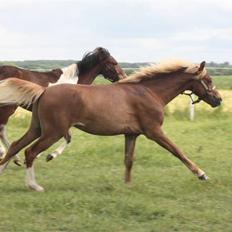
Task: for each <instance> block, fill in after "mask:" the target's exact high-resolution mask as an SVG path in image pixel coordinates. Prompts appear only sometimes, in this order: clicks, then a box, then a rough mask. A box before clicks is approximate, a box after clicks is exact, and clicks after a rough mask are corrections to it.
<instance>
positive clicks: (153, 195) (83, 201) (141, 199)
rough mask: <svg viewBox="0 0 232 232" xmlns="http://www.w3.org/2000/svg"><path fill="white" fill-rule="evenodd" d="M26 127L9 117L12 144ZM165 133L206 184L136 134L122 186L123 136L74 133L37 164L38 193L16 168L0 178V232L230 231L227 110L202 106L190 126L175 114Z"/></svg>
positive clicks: (21, 118) (24, 118) (231, 126)
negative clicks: (129, 179)
mask: <svg viewBox="0 0 232 232" xmlns="http://www.w3.org/2000/svg"><path fill="white" fill-rule="evenodd" d="M200 112H201V113H200ZM209 115H210V116H209ZM28 123H29V116H28V115H25V114H22V113H18V114H17V115H16V116H15V117H14V118H12V119H11V121H10V124H9V126H8V133H9V137H10V138H11V140H15V139H17V138H19V137H20V136H21V135H22V134H23V133H24V132H25V130H26V128H27V125H28ZM164 130H165V132H166V133H167V134H168V136H169V138H171V139H172V141H173V142H175V143H176V144H177V145H178V147H179V148H181V150H182V151H183V152H184V153H185V154H186V155H187V156H188V157H189V158H190V159H191V160H193V161H194V162H196V163H197V164H198V165H199V166H200V167H201V168H202V169H203V170H205V171H206V173H207V174H208V176H209V177H210V180H209V181H208V182H201V181H199V180H197V178H196V177H194V176H193V175H192V174H191V173H190V172H189V171H188V170H187V169H186V168H185V166H184V165H183V164H182V163H180V162H179V161H178V160H177V159H176V158H174V157H173V156H172V155H170V154H169V153H168V152H167V151H165V150H163V149H162V148H161V147H159V146H158V145H156V144H154V143H153V142H152V141H149V140H147V139H146V138H144V137H143V136H141V137H140V138H139V139H138V141H137V145H136V160H135V164H134V168H133V171H132V175H133V182H132V183H131V184H130V185H125V184H124V183H123V174H124V166H123V144H124V141H123V136H114V137H100V136H93V135H89V134H86V133H84V132H81V131H78V130H75V129H74V130H72V143H71V145H70V146H69V147H68V148H67V150H66V151H65V153H64V154H63V155H62V156H60V157H58V158H57V159H56V160H54V161H51V162H50V163H46V162H45V157H46V154H47V153H48V152H49V151H46V152H45V154H44V156H42V157H40V158H39V159H37V160H36V162H35V163H36V165H35V166H36V174H37V179H38V182H39V183H40V184H41V185H42V186H43V187H45V190H46V191H45V192H44V193H37V192H32V191H29V190H27V189H26V187H25V186H24V174H25V173H24V172H25V171H24V168H20V167H17V166H15V165H14V164H10V165H9V166H8V168H7V170H6V171H5V173H4V174H3V175H2V176H1V177H0V178H1V180H0V199H1V204H0V212H1V213H0V231H1V232H13V231H14V232H15V231H20V232H21V231H23V232H24V231H25V232H27V231H30V232H37V231H48V232H58V231H67V232H156V231H157V232H160V231H162V232H166V231H167V232H170V231H181V232H183V231H184V232H185V231H186V232H189V231H194V232H197V231H201V232H204V231H205V232H206V231H207V232H208V231H212V232H214V231H215V232H218V231H225V232H226V231H228V232H229V231H231V228H232V221H231V215H232V208H231V205H232V197H231V196H232V185H231V183H232V182H231V164H232V156H231V131H232V123H231V112H219V113H217V112H216V113H211V111H209V110H208V109H204V110H203V111H202V109H201V111H199V113H198V116H197V119H196V121H194V122H189V121H188V120H187V119H186V117H185V116H183V111H182V110H178V109H177V110H176V111H175V112H174V113H173V114H170V115H169V116H168V117H167V118H166V121H165V124H164ZM53 148H54V147H53ZM53 148H51V149H50V150H52V149H53ZM21 157H22V159H23V153H21Z"/></svg>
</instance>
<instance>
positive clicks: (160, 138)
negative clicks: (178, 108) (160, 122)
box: [146, 127, 208, 180]
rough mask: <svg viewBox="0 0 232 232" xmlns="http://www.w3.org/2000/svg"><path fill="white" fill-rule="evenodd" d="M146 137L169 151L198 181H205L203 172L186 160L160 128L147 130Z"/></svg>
mask: <svg viewBox="0 0 232 232" xmlns="http://www.w3.org/2000/svg"><path fill="white" fill-rule="evenodd" d="M146 136H147V137H148V138H149V139H151V140H154V141H155V142H157V143H158V144H159V145H160V146H162V147H164V148H165V149H167V150H168V151H170V152H171V153H172V154H173V155H174V156H176V157H177V158H178V159H180V160H181V161H182V162H183V163H184V165H186V166H187V167H188V168H189V169H190V170H191V171H192V173H193V174H194V175H196V176H197V177H198V178H199V179H200V180H207V179H208V177H207V176H206V174H205V172H204V171H202V170H201V169H200V168H199V167H198V166H197V165H196V164H194V163H193V162H192V161H191V160H190V159H188V158H187V157H186V156H185V155H184V154H183V153H182V152H181V151H180V150H179V149H178V148H177V147H176V146H175V145H174V144H173V143H172V142H171V141H170V140H169V139H168V137H167V136H166V135H165V134H164V133H163V131H162V130H161V128H160V127H157V128H154V129H153V130H151V131H150V130H149V131H147V133H146Z"/></svg>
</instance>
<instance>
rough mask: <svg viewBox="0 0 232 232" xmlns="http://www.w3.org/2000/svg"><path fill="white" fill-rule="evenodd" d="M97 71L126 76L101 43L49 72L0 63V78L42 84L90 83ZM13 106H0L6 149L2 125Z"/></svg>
mask: <svg viewBox="0 0 232 232" xmlns="http://www.w3.org/2000/svg"><path fill="white" fill-rule="evenodd" d="M62 73H63V74H62ZM61 74H62V75H61ZM99 74H102V75H103V76H104V77H105V78H106V79H108V80H110V81H111V82H115V81H118V80H119V79H122V78H125V77H126V74H125V73H124V71H123V70H122V69H121V68H120V66H119V65H118V63H117V61H116V60H115V59H114V58H113V57H112V56H111V55H110V53H109V52H108V51H107V50H106V49H105V48H101V47H98V48H96V49H95V50H94V51H93V52H89V53H87V54H86V55H85V56H84V57H83V59H82V60H81V61H79V62H77V63H75V64H71V65H69V66H68V67H65V68H63V69H55V70H52V71H50V72H36V71H29V70H25V69H21V68H17V67H13V66H1V67H0V80H4V79H7V78H9V77H17V78H19V79H22V80H27V81H30V82H33V83H36V84H39V85H41V86H43V87H48V86H51V85H56V84H60V83H72V84H75V83H77V84H91V83H92V82H93V81H94V79H95V78H96V77H97V75H99ZM16 108H17V106H16V105H14V106H12V105H11V106H9V105H6V106H2V107H0V139H1V141H2V143H3V144H4V145H5V147H6V148H7V149H9V147H10V142H9V141H8V139H7V135H6V131H5V127H6V124H7V122H8V119H9V117H10V116H11V115H12V114H13V113H14V112H15V110H16ZM29 110H30V108H29ZM62 147H63V145H61V146H60V147H59V148H58V149H57V150H56V151H55V152H54V153H52V154H51V155H50V156H49V158H48V160H51V159H52V158H54V157H55V156H57V155H58V154H59V153H60V151H61V150H62ZM3 154H4V148H3V147H1V146H0V158H1V156H3ZM15 163H16V164H18V165H20V163H19V158H18V156H15Z"/></svg>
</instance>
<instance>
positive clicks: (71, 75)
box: [49, 64, 79, 86]
mask: <svg viewBox="0 0 232 232" xmlns="http://www.w3.org/2000/svg"><path fill="white" fill-rule="evenodd" d="M61 70H62V72H63V74H62V75H61V76H60V78H59V80H58V81H57V82H56V83H50V84H49V86H52V85H58V84H64V83H69V84H76V83H77V81H78V74H79V72H78V67H77V64H71V65H69V66H67V67H64V68H62V69H61Z"/></svg>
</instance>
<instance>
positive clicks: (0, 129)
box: [0, 106, 20, 165]
mask: <svg viewBox="0 0 232 232" xmlns="http://www.w3.org/2000/svg"><path fill="white" fill-rule="evenodd" d="M16 109H17V106H3V107H0V140H1V141H2V143H3V145H4V146H5V148H6V149H7V150H9V148H10V142H9V140H8V138H7V134H6V124H7V122H8V120H9V117H10V116H11V115H12V114H13V113H14V112H15V110H16ZM1 151H2V152H1ZM4 154H5V149H4V148H3V147H0V159H2V158H3V156H4ZM14 162H15V164H17V165H20V161H19V156H18V155H16V156H15V159H14Z"/></svg>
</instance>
